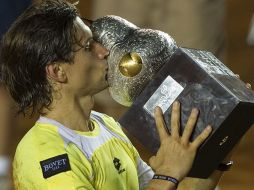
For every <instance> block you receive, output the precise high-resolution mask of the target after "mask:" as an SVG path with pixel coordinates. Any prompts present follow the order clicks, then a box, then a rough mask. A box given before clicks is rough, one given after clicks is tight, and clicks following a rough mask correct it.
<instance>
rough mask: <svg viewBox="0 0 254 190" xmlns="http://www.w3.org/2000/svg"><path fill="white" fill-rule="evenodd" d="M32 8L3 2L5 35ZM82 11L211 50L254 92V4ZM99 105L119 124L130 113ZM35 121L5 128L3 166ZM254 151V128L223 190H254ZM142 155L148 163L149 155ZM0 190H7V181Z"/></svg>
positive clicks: (132, 0)
mask: <svg viewBox="0 0 254 190" xmlns="http://www.w3.org/2000/svg"><path fill="white" fill-rule="evenodd" d="M35 1H36V0H35ZM38 1H39V0H38ZM70 2H75V0H73V1H70ZM30 3H31V1H30V0H0V32H1V33H0V35H2V34H3V33H4V32H5V31H6V30H7V29H8V27H9V25H10V23H11V22H13V20H14V19H15V18H16V17H17V16H18V15H19V14H21V12H22V11H23V10H24V9H25V8H26V7H27V6H29V4H30ZM77 7H78V8H79V10H80V13H81V15H82V16H83V17H86V18H89V19H92V20H93V19H96V18H98V17H101V16H104V15H118V16H121V17H123V18H125V19H127V20H129V21H131V22H133V23H134V24H136V25H138V26H140V27H144V28H152V29H158V30H162V31H164V32H167V33H168V34H169V35H171V36H172V37H173V38H174V39H175V40H176V42H177V44H178V45H179V46H183V47H190V48H196V49H202V50H207V51H211V52H212V53H214V55H215V56H216V57H218V58H219V59H220V60H221V61H222V62H223V63H224V64H226V65H227V66H228V67H229V68H230V69H231V70H232V71H233V72H234V73H236V74H239V76H240V78H241V79H242V80H243V81H244V82H246V83H250V84H252V86H253V87H254V17H253V15H254V1H253V0H241V1H238V0H138V1H137V0H80V2H79V4H78V5H77ZM252 17H253V19H252ZM0 95H1V94H0ZM0 98H1V96H0ZM96 102H97V103H96V106H95V109H96V110H97V111H101V112H105V113H107V114H108V115H111V116H113V117H115V118H116V119H118V118H120V117H121V115H122V114H123V113H124V112H125V111H126V110H127V108H125V107H123V106H121V105H119V104H117V103H115V102H114V101H113V100H112V98H111V97H110V96H109V94H108V92H107V91H103V92H102V93H100V94H98V95H97V96H96ZM0 106H1V105H0ZM253 117H254V116H253ZM35 119H36V118H24V117H23V116H19V117H18V118H17V119H16V120H15V122H13V123H15V124H13V126H11V127H10V128H9V129H3V127H2V126H0V161H1V154H2V155H3V156H2V157H6V156H7V157H9V158H12V156H13V154H14V151H15V147H16V145H17V143H18V142H19V140H20V138H22V136H23V135H24V133H25V132H26V131H27V130H28V129H29V128H30V127H31V126H32V124H33V122H34V121H35ZM253 146H254V127H253V126H252V128H250V129H249V131H248V132H247V133H246V135H245V136H244V137H243V139H242V141H241V143H240V145H239V146H238V147H237V149H236V151H235V152H234V155H233V160H234V165H233V167H232V168H231V171H229V172H225V174H224V176H223V178H222V180H221V182H220V184H219V185H220V190H240V189H243V190H253V186H254V182H253V180H254V164H253V161H252V160H253V159H254V150H253V148H252V147H253ZM141 155H143V158H144V159H145V160H147V157H148V154H147V153H146V152H142V154H141ZM0 166H1V163H0ZM9 170H11V169H9ZM0 175H1V168H0ZM0 190H5V189H4V186H3V185H2V186H1V180H0Z"/></svg>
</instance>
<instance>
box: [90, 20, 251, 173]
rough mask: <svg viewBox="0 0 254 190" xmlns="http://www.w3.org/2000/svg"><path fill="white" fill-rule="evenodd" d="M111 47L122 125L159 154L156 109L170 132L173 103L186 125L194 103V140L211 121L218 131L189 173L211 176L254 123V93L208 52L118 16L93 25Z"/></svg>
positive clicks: (112, 85) (112, 77)
mask: <svg viewBox="0 0 254 190" xmlns="http://www.w3.org/2000/svg"><path fill="white" fill-rule="evenodd" d="M91 30H92V32H93V35H94V39H95V40H96V41H98V42H100V43H101V44H102V45H104V46H105V47H106V48H107V49H108V50H109V51H110V54H109V56H108V58H107V59H108V65H109V66H108V67H109V68H108V83H109V92H110V94H111V96H112V98H113V99H114V100H116V101H117V102H118V103H120V104H122V105H125V106H129V107H130V108H129V109H128V111H127V112H126V113H125V114H124V115H123V116H122V117H121V118H120V120H119V122H120V124H121V125H122V126H123V127H124V128H126V130H127V131H128V132H129V133H130V134H131V135H132V136H134V137H135V138H136V139H137V140H138V141H139V142H140V143H141V144H142V145H144V147H145V148H146V149H147V150H148V151H150V152H151V153H153V154H155V153H156V152H157V150H158V148H159V146H160V140H159V136H158V133H157V130H156V125H155V120H154V116H153V113H154V108H155V107H156V106H160V107H161V109H162V111H163V115H164V118H165V122H166V126H167V129H168V131H169V132H170V122H168V121H169V117H170V114H171V107H172V103H173V102H174V101H175V100H178V101H179V102H181V105H182V106H181V121H180V122H181V129H180V131H183V127H184V126H185V124H186V122H187V119H188V117H189V114H190V111H191V109H192V108H193V107H196V108H198V109H199V110H200V115H199V118H198V121H197V124H196V127H195V129H194V131H193V134H192V136H191V140H193V139H194V138H195V137H197V136H198V135H199V134H200V133H201V132H202V130H203V129H204V128H205V127H206V126H207V125H208V124H210V125H212V127H213V132H212V134H211V135H210V136H209V137H208V138H207V139H206V141H205V142H204V143H203V144H202V145H201V146H200V148H199V149H198V152H197V155H196V158H195V160H194V163H193V166H192V168H191V171H190V172H189V174H188V176H191V177H199V178H207V177H208V176H209V175H210V174H211V173H212V172H213V171H214V170H215V169H216V168H217V167H218V165H219V163H220V162H221V161H222V160H223V159H224V158H225V156H226V155H227V154H228V153H229V152H230V150H231V149H232V148H233V147H234V146H235V145H236V143H237V142H238V141H239V140H240V139H241V137H242V136H243V135H244V134H245V133H246V132H247V130H248V129H249V128H250V127H251V125H252V123H253V122H254V92H253V91H252V90H250V89H248V88H247V87H246V85H245V83H244V82H242V81H241V80H240V79H239V78H238V77H237V75H235V74H234V73H233V72H232V71H231V70H230V69H229V68H227V67H226V66H225V65H224V64H223V63H222V62H221V61H219V60H218V59H217V58H216V57H215V56H214V55H213V54H212V53H210V52H208V51H202V50H196V49H191V48H183V47H178V46H177V44H176V42H175V41H174V39H173V38H172V37H170V36H169V35H168V34H166V33H164V32H162V31H158V30H152V29H142V28H139V27H137V26H135V25H134V24H132V23H130V22H128V21H127V20H125V19H123V18H120V17H117V16H105V17H102V18H99V19H97V20H95V21H94V22H93V23H92V25H91Z"/></svg>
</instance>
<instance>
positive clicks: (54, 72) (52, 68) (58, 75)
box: [46, 63, 67, 83]
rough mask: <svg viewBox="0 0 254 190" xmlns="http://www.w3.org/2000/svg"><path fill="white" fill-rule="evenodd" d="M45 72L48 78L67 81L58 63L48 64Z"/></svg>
mask: <svg viewBox="0 0 254 190" xmlns="http://www.w3.org/2000/svg"><path fill="white" fill-rule="evenodd" d="M46 73H47V75H48V77H49V78H51V79H53V80H55V81H56V82H60V83H65V82H66V81H67V76H66V73H65V71H64V68H63V67H62V66H61V65H60V64H56V63H53V64H50V65H47V66H46Z"/></svg>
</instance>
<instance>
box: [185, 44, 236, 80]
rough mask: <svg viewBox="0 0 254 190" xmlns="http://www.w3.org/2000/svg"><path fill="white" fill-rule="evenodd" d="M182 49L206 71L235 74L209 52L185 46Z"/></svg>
mask: <svg viewBox="0 0 254 190" xmlns="http://www.w3.org/2000/svg"><path fill="white" fill-rule="evenodd" d="M183 51H184V52H185V53H187V54H188V55H189V56H191V57H192V58H193V59H194V60H195V61H196V63H198V64H199V65H200V66H201V67H202V68H203V69H204V70H206V71H207V72H208V73H211V74H222V75H229V76H235V74H234V73H233V72H232V71H231V70H230V69H229V68H227V67H226V66H225V65H224V64H223V63H222V62H221V61H220V60H219V59H217V58H216V57H215V56H214V55H213V54H212V53H211V52H208V51H202V50H195V49H187V48H183Z"/></svg>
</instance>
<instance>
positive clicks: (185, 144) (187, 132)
mask: <svg viewBox="0 0 254 190" xmlns="http://www.w3.org/2000/svg"><path fill="white" fill-rule="evenodd" d="M197 117H198V110H197V109H193V110H192V112H191V115H190V117H189V119H188V122H187V124H186V127H185V129H184V131H183V135H182V136H180V135H179V128H180V122H179V121H180V103H179V102H175V103H174V104H173V109H172V116H171V134H168V133H167V131H166V129H165V123H164V120H163V114H162V111H161V109H159V108H156V110H155V121H156V126H157V130H158V133H159V137H160V141H161V146H160V148H159V150H158V152H157V154H156V156H153V157H151V158H150V160H149V162H150V165H151V167H152V168H153V169H154V171H155V174H159V175H165V176H171V177H174V178H175V179H177V180H178V181H179V182H181V181H182V180H183V179H184V177H186V175H187V174H188V172H189V170H190V169H191V166H192V163H193V161H194V158H195V156H196V151H197V149H198V147H199V146H200V145H201V144H202V143H203V142H204V140H205V139H206V138H207V137H208V136H209V134H210V133H211V130H212V129H211V127H210V126H208V127H207V128H206V129H205V130H204V131H203V132H202V133H201V134H200V135H199V136H198V137H197V138H196V139H195V140H194V141H193V142H190V141H189V138H190V136H191V134H192V131H193V128H194V126H195V123H196V121H197ZM157 189H160V190H164V189H165V190H174V189H176V185H175V184H174V183H172V182H170V181H167V180H160V179H152V180H151V181H150V182H149V184H148V187H147V189H146V190H157Z"/></svg>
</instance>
